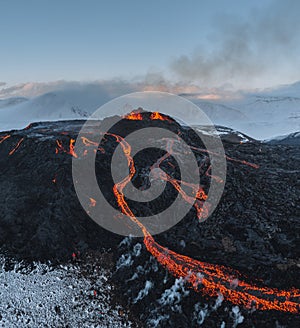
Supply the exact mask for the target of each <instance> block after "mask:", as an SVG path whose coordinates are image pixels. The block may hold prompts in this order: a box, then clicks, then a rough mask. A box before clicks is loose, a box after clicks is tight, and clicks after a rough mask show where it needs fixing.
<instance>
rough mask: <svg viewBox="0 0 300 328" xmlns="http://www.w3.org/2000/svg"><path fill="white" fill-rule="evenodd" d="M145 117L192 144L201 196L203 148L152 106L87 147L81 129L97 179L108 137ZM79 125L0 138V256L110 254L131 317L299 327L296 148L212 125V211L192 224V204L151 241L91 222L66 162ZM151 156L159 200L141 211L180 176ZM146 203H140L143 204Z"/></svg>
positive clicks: (143, 182)
mask: <svg viewBox="0 0 300 328" xmlns="http://www.w3.org/2000/svg"><path fill="white" fill-rule="evenodd" d="M119 119H120V118H118V117H113V118H108V119H106V120H111V121H112V122H117V121H118V120H119ZM149 122H152V123H153V122H155V126H156V127H160V128H163V129H169V130H171V131H173V132H175V133H176V134H177V135H180V136H181V137H182V138H184V139H185V140H187V141H188V142H189V143H190V145H191V147H192V148H193V149H194V152H195V154H196V155H195V156H197V162H198V164H199V166H201V170H200V173H201V176H202V179H201V181H202V184H203V185H202V188H203V189H202V190H201V195H200V194H199V201H204V200H205V195H206V193H207V189H208V188H209V185H210V179H212V178H213V177H212V176H211V175H210V170H209V167H210V163H209V161H208V160H209V156H208V153H207V152H206V151H205V149H204V145H203V144H202V143H201V141H200V140H199V139H198V138H196V136H195V134H194V133H193V130H192V129H191V128H189V127H185V126H181V125H180V124H178V123H177V122H176V121H174V120H172V119H171V118H169V117H166V116H164V115H160V114H159V113H148V112H140V111H137V112H133V113H130V114H129V115H128V116H125V117H124V118H122V120H121V121H120V122H119V123H118V125H114V127H113V129H112V131H111V132H110V136H108V137H107V138H106V142H105V144H103V145H100V146H98V145H97V144H95V141H93V140H92V139H91V138H90V136H86V139H82V142H83V144H84V145H85V146H86V150H87V151H94V150H95V151H96V152H97V157H96V173H97V177H98V182H99V184H101V183H104V184H106V183H107V182H109V181H107V180H106V178H107V176H108V173H109V164H110V163H109V160H110V158H111V156H112V152H113V151H114V149H115V147H116V144H122V142H123V139H124V136H126V135H127V134H128V132H129V131H133V130H135V129H142V128H145V127H148V126H149ZM83 123H84V121H60V122H43V123H33V124H31V125H29V126H28V127H27V128H26V129H24V130H15V131H9V132H5V133H1V134H0V154H1V157H0V170H1V173H2V174H1V176H2V178H1V185H0V188H1V189H0V192H1V198H0V202H1V203H0V205H1V207H0V208H1V215H0V222H1V225H0V226H1V228H0V245H1V252H2V254H5V256H6V257H9V258H14V259H17V260H25V261H27V262H31V261H33V260H35V261H37V260H38V261H47V260H51V261H52V262H53V263H56V264H61V263H65V262H67V261H68V260H69V259H70V258H72V254H79V253H80V254H84V253H88V252H91V251H96V252H102V253H106V252H111V253H112V254H113V258H114V263H115V266H114V268H113V269H112V270H113V277H112V282H113V283H114V284H115V286H116V297H117V298H118V299H120V300H121V301H122V303H123V305H124V307H127V308H128V310H129V312H130V313H131V317H132V320H133V321H134V322H136V324H137V325H139V322H144V323H146V326H150V327H151V326H157V327H168V326H178V327H188V326H195V327H197V326H199V325H202V326H204V327H225V325H226V327H227V326H236V325H238V324H242V325H244V326H245V327H252V326H255V327H259V326H262V325H264V326H265V327H274V326H276V325H277V326H282V325H284V324H287V325H288V327H298V326H299V324H300V318H299V314H298V313H299V306H298V305H297V304H299V303H298V302H299V293H298V290H297V289H296V288H299V276H300V275H299V266H300V265H299V250H298V247H297V239H298V238H299V228H300V225H299V216H300V208H299V183H298V181H299V176H300V171H299V167H300V166H299V163H300V153H299V146H298V145H284V144H279V145H278V144H270V143H269V144H267V143H262V142H257V141H256V140H254V139H251V138H249V137H247V136H244V135H243V134H241V133H238V132H235V131H233V130H230V129H228V130H226V129H225V128H222V127H219V128H218V129H217V131H219V134H220V136H221V138H222V140H223V144H224V148H225V152H226V158H227V177H226V185H225V190H224V193H223V196H222V199H221V202H220V203H219V205H218V207H217V209H216V210H215V212H214V213H213V215H212V216H210V217H209V218H208V219H207V220H206V221H205V222H201V221H200V220H199V219H197V218H199V216H201V215H204V214H203V212H204V209H203V207H202V206H200V207H197V206H195V204H191V205H192V206H191V210H190V211H189V212H188V214H187V215H186V216H185V217H184V218H183V220H181V221H180V222H179V223H178V224H176V225H175V226H174V227H172V228H171V229H169V230H168V231H166V232H163V233H161V234H159V235H158V236H155V240H154V239H153V237H152V236H151V235H149V234H148V233H147V231H145V234H144V238H130V237H126V238H125V239H124V237H122V236H119V235H116V234H114V233H112V232H108V231H107V230H105V229H103V228H101V227H100V226H99V225H97V224H96V223H95V222H94V221H92V220H91V219H90V217H89V216H88V214H87V213H86V212H85V211H84V210H83V208H82V207H81V205H80V203H79V201H78V199H77V196H76V193H75V190H74V186H73V181H72V159H74V158H79V157H80V156H83V155H84V154H78V153H76V149H75V147H74V145H75V140H76V138H77V135H78V133H79V131H80V129H81V127H82V125H83ZM152 123H151V124H152ZM101 124H102V123H101V122H99V126H100V129H101ZM153 124H154V123H153ZM91 129H92V128H91ZM198 129H199V131H200V134H201V133H202V134H203V136H204V135H205V136H206V137H210V138H214V137H215V136H213V135H211V134H210V131H209V130H207V129H205V128H204V127H198ZM102 146H103V147H102ZM123 146H124V149H125V150H124V152H125V153H126V154H130V151H129V149H128V148H126V147H128V146H129V145H127V146H126V143H124V142H123ZM155 156H156V157H157V154H156V152H155V151H149V152H146V153H144V154H143V156H140V157H136V158H132V161H134V162H130V160H131V158H130V156H128V163H129V168H130V165H133V164H134V163H135V162H136V163H137V166H136V168H135V171H131V170H129V171H130V172H131V174H132V175H131V176H130V179H132V180H134V181H133V182H134V184H135V186H136V187H137V188H143V187H146V188H147V184H149V179H148V178H147V177H146V178H145V176H144V175H143V174H142V173H144V170H143V169H145V166H146V168H147V166H148V169H149V166H151V165H153V163H155V162H156V161H157V158H156V160H154V159H153V157H155ZM159 156H160V157H163V156H164V154H161V155H159ZM130 163H131V164H130ZM169 163H171V164H169ZM160 164H161V167H162V168H164V169H165V172H166V173H167V176H168V177H169V178H168V179H167V180H166V181H167V187H166V190H165V194H164V196H163V197H161V198H160V199H159V201H158V203H156V204H155V208H151V211H155V210H156V208H157V207H158V208H160V207H164V206H165V205H166V203H167V202H168V201H170V199H171V200H172V197H173V195H174V193H176V186H177V184H176V183H177V182H178V183H183V182H184V181H181V177H180V174H179V172H178V171H176V163H174V162H173V160H172V158H165V161H164V162H161V163H160ZM173 166H175V171H174V172H173V173H172V168H173ZM104 172H105V174H104ZM108 180H109V179H108ZM175 182H176V183H175ZM108 186H109V188H108V189H109V190H107V192H106V194H107V197H108V199H109V202H110V203H111V204H112V205H113V206H115V207H116V208H119V210H120V213H123V214H127V215H128V214H129V216H131V217H135V216H137V214H136V213H137V211H139V210H140V209H139V208H134V207H133V208H132V207H131V205H132V204H130V203H129V202H127V200H126V199H125V198H122V193H121V192H120V188H119V189H118V192H115V193H114V185H113V184H108ZM119 187H120V186H119ZM197 191H199V190H197ZM186 199H189V198H188V197H187V198H186ZM87 201H89V202H90V206H91V209H92V208H93V207H94V206H95V205H96V203H95V200H94V199H93V198H92V197H91V195H90V197H88V198H87ZM148 205H149V204H147V206H145V208H143V210H144V211H146V212H147V211H149V206H148ZM200 205H202V204H201V203H200ZM129 211H130V212H129ZM112 219H114V218H112ZM91 261H92V260H91ZM193 270H196V271H197V272H193ZM196 279H199V282H198V281H197V282H196ZM221 280H222V283H220V281H221ZM249 293H250V294H249ZM245 295H246V296H245ZM249 295H251V297H250V298H249ZM244 297H246V298H247V297H248V298H247V299H244ZM260 300H262V301H261V303H260Z"/></svg>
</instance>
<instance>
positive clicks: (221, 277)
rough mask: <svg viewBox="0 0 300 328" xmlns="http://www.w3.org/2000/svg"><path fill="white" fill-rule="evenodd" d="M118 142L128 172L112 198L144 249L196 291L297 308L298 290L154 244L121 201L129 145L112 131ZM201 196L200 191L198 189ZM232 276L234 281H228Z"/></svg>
mask: <svg viewBox="0 0 300 328" xmlns="http://www.w3.org/2000/svg"><path fill="white" fill-rule="evenodd" d="M114 136H115V138H116V140H117V141H118V142H120V145H121V147H122V150H123V152H124V154H125V156H126V158H127V162H128V167H129V174H128V176H127V177H125V178H124V179H123V180H122V181H121V182H119V183H116V184H115V185H114V187H113V192H114V194H115V197H116V200H117V202H118V205H119V208H120V209H121V211H122V213H123V214H125V215H127V216H129V217H130V218H131V220H132V221H133V222H134V223H136V224H137V225H138V226H139V227H140V229H141V231H142V232H143V234H144V244H145V246H146V248H147V250H148V251H149V252H150V253H151V254H152V255H153V256H154V257H155V258H156V259H157V261H158V262H159V263H160V264H161V265H162V266H164V267H165V268H166V269H167V270H168V271H169V272H171V273H172V274H173V275H174V276H175V277H178V278H179V277H182V278H184V279H185V280H186V282H187V283H188V284H189V285H190V286H191V287H192V288H193V289H194V290H195V291H197V292H201V293H203V294H206V295H208V296H218V295H219V294H220V293H221V294H222V295H223V297H224V299H227V300H228V301H230V302H232V303H233V304H236V305H241V306H244V307H246V308H252V307H254V308H256V309H259V310H277V311H283V312H290V313H298V312H299V297H300V290H298V289H295V288H292V289H290V290H278V289H276V288H269V287H259V286H257V285H255V284H250V283H247V282H245V281H244V280H243V277H242V275H241V274H240V273H239V272H238V271H236V270H233V269H231V268H227V267H225V266H222V265H216V264H209V263H205V262H200V261H197V260H194V259H192V258H190V257H188V256H184V255H180V254H178V253H175V252H173V251H171V250H169V249H168V248H165V247H163V246H161V245H160V244H158V243H157V242H156V241H155V240H154V238H153V237H152V236H151V235H150V233H149V232H148V231H147V229H146V228H145V226H143V224H142V223H141V222H140V221H139V220H138V219H137V218H136V217H135V215H134V214H133V212H132V211H131V209H130V207H129V206H128V204H127V202H126V201H125V198H124V194H123V193H122V191H123V189H124V188H125V186H126V185H127V183H128V182H129V181H130V180H131V179H132V177H133V176H134V174H135V167H134V161H133V158H132V157H131V154H130V153H131V147H130V145H129V144H128V143H127V142H126V141H125V140H124V139H122V138H121V137H120V136H116V135H114ZM167 181H169V182H171V183H172V184H173V186H175V188H176V189H177V183H178V182H177V181H176V180H172V179H171V178H170V177H168V178H167ZM199 193H200V194H201V197H202V198H204V199H205V197H204V195H205V194H203V191H202V190H201V191H200V192H199ZM235 278H238V279H236V283H235V284H232V283H231V282H232V281H233V280H235Z"/></svg>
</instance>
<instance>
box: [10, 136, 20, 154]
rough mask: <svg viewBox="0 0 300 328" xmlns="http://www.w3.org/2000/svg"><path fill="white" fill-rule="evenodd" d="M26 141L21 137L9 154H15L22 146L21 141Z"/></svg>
mask: <svg viewBox="0 0 300 328" xmlns="http://www.w3.org/2000/svg"><path fill="white" fill-rule="evenodd" d="M23 141H24V138H21V139H20V140H19V141H18V143H17V144H16V146H15V147H14V148H13V149H12V150H11V151H10V152H9V154H8V155H9V156H11V155H13V154H14V153H15V152H16V151H17V150H18V149H19V147H20V146H21V143H22V142H23Z"/></svg>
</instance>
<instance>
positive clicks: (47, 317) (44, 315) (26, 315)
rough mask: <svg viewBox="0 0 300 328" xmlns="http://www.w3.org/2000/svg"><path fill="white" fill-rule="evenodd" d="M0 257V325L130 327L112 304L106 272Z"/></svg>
mask: <svg viewBox="0 0 300 328" xmlns="http://www.w3.org/2000/svg"><path fill="white" fill-rule="evenodd" d="M5 263H7V260H5V258H4V257H2V256H1V257H0V326H1V327H16V328H19V327H99V328H100V327H103V328H104V327H111V328H114V327H131V326H132V325H131V323H130V322H129V321H128V317H127V313H126V311H124V310H123V309H122V308H121V306H118V305H112V302H111V298H112V295H111V294H112V286H111V285H110V284H109V283H108V279H109V276H110V272H109V271H108V270H104V269H103V268H101V267H97V270H96V271H95V272H94V273H93V274H92V276H91V275H90V274H88V275H87V274H85V273H84V271H85V270H84V268H82V266H80V265H78V264H72V263H70V264H67V265H64V266H59V267H52V266H51V265H50V264H49V265H46V264H41V263H34V264H33V265H32V267H31V268H29V267H28V266H26V265H24V264H22V263H15V264H14V265H12V267H10V268H8V267H7V264H5Z"/></svg>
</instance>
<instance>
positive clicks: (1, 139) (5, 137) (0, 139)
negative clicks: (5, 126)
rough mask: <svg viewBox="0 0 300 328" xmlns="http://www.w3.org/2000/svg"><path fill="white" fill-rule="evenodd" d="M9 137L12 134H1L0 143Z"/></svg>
mask: <svg viewBox="0 0 300 328" xmlns="http://www.w3.org/2000/svg"><path fill="white" fill-rule="evenodd" d="M8 138H10V135H9V134H7V135H6V136H1V137H0V144H2V142H3V141H5V140H6V139H8Z"/></svg>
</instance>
